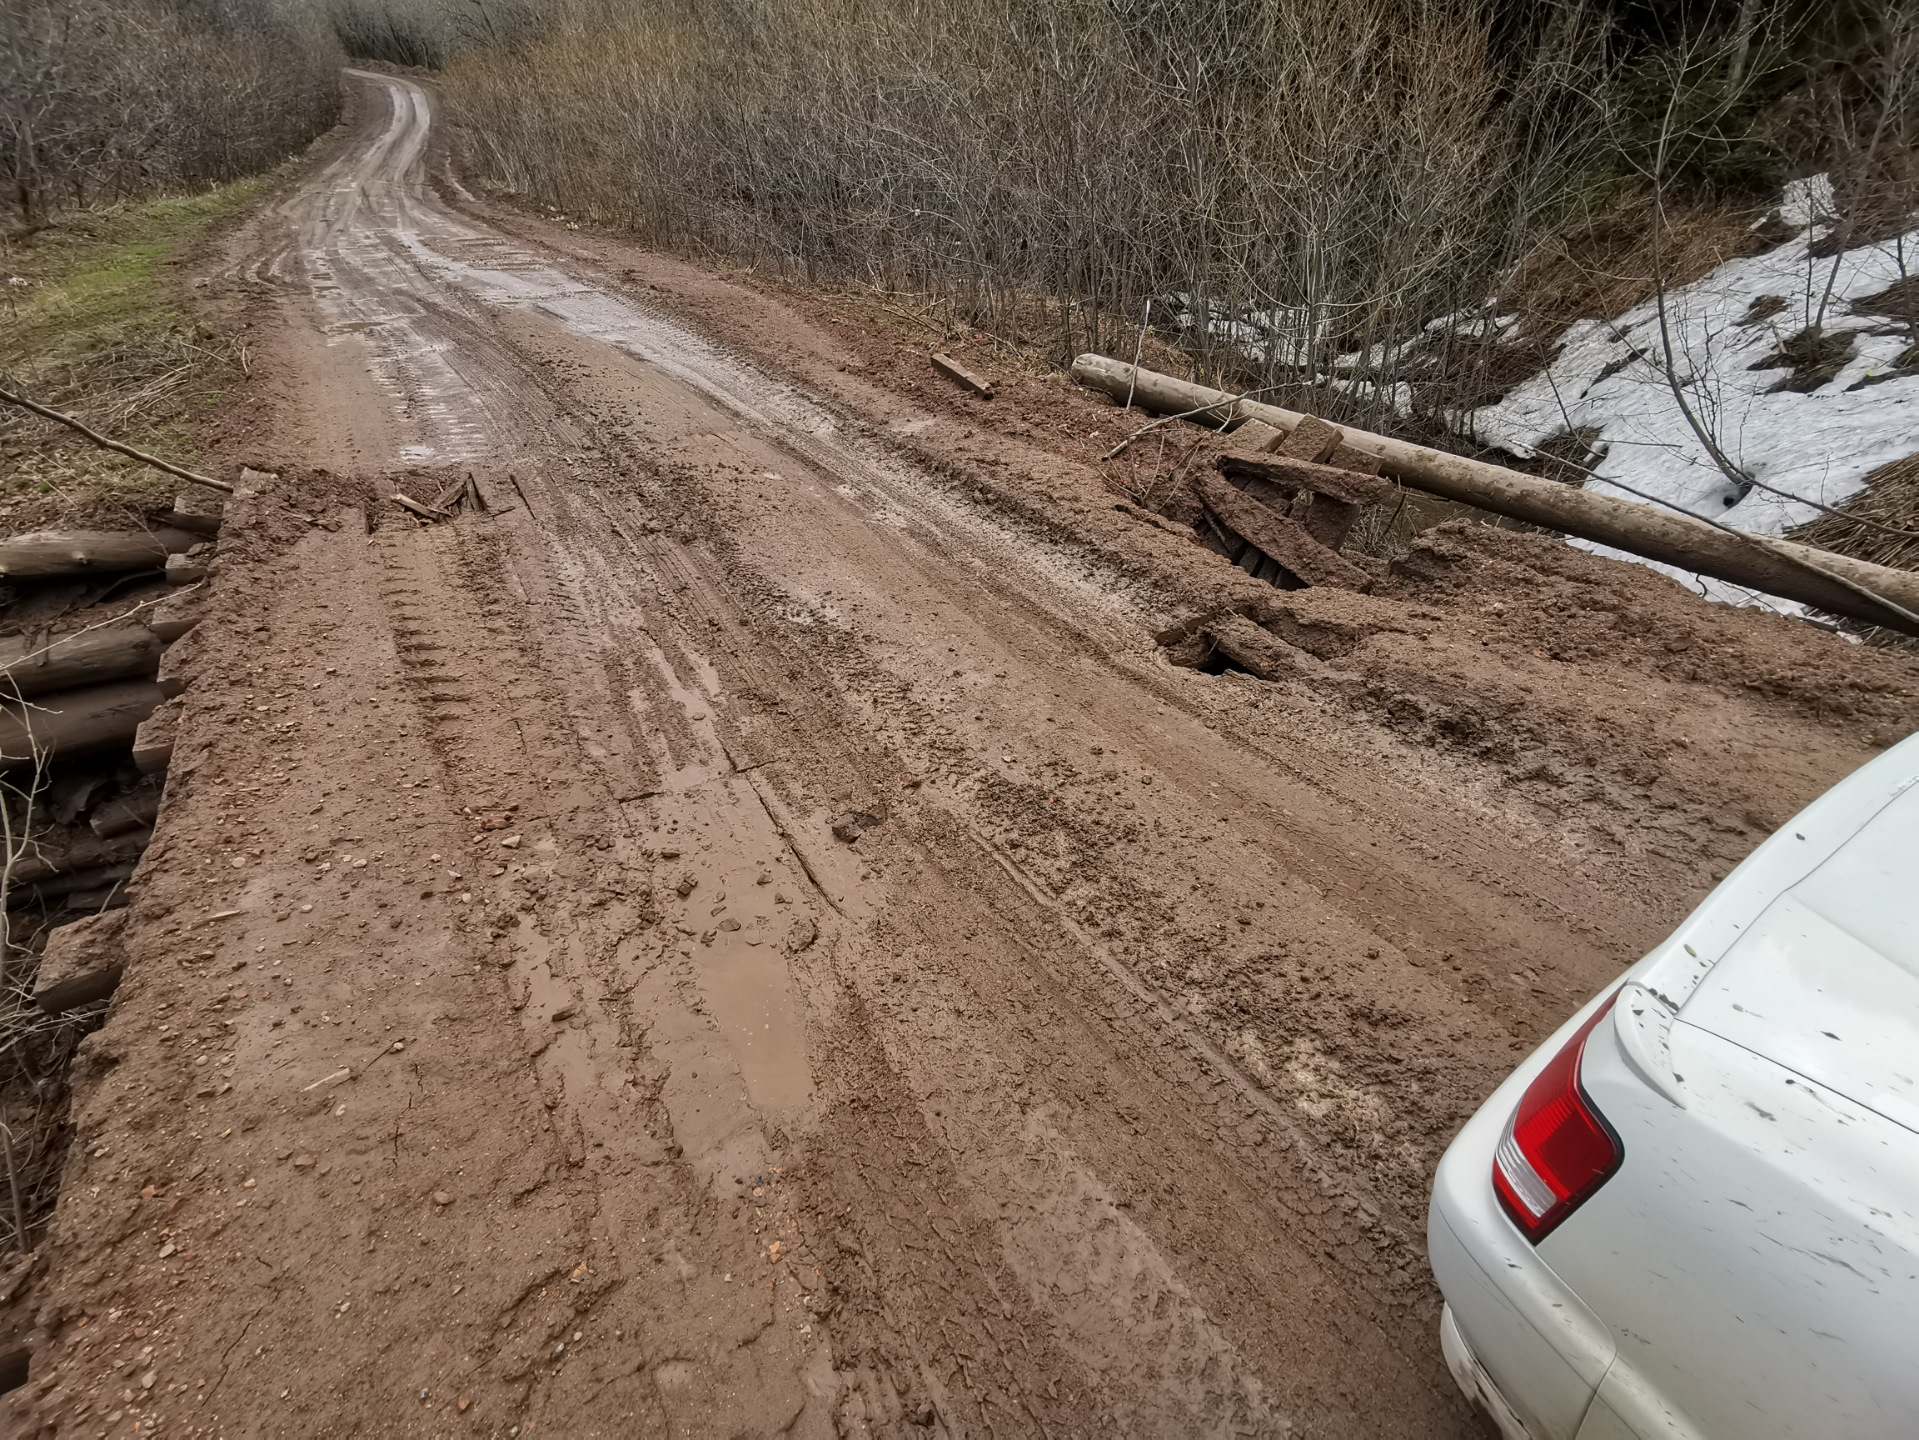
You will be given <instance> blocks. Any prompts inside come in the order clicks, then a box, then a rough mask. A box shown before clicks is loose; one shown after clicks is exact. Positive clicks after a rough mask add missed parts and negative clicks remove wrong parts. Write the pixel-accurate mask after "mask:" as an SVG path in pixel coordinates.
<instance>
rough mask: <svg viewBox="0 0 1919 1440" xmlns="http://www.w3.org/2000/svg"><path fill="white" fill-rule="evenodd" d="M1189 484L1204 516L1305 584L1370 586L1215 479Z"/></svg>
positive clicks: (1286, 522) (1289, 522) (1293, 524)
mask: <svg viewBox="0 0 1919 1440" xmlns="http://www.w3.org/2000/svg"><path fill="white" fill-rule="evenodd" d="M1193 483H1194V486H1195V487H1196V488H1197V489H1198V491H1199V497H1200V499H1201V501H1202V502H1203V503H1204V504H1205V506H1206V509H1207V511H1208V512H1210V514H1212V515H1213V516H1214V517H1216V518H1217V520H1218V521H1219V523H1220V524H1221V525H1223V526H1224V527H1225V528H1226V529H1228V530H1231V531H1232V532H1233V533H1234V534H1236V535H1238V536H1240V537H1241V538H1242V539H1244V540H1245V541H1247V542H1248V543H1249V544H1251V545H1253V546H1255V547H1256V548H1257V549H1259V550H1262V551H1264V552H1265V553H1266V554H1267V555H1269V556H1270V557H1272V558H1273V559H1274V560H1277V561H1278V562H1279V563H1280V564H1281V565H1282V566H1284V567H1285V569H1286V570H1288V571H1289V572H1291V573H1292V574H1293V575H1296V576H1298V577H1299V579H1300V580H1302V581H1303V582H1305V583H1306V584H1308V585H1337V586H1340V587H1342V588H1344V589H1347V590H1364V589H1366V588H1367V586H1368V585H1370V584H1371V579H1370V577H1368V576H1367V574H1366V572H1365V571H1363V570H1361V569H1360V568H1359V567H1358V566H1356V565H1354V564H1352V563H1351V562H1350V561H1348V560H1346V559H1345V558H1344V557H1343V556H1341V555H1339V554H1337V553H1336V552H1334V551H1332V550H1329V549H1327V548H1326V547H1325V546H1324V545H1322V544H1320V543H1319V541H1317V540H1315V539H1314V538H1313V537H1312V536H1311V535H1310V534H1308V533H1307V531H1306V528H1305V527H1304V526H1303V525H1301V524H1300V523H1299V522H1298V521H1296V520H1293V519H1290V518H1288V517H1287V516H1285V515H1281V514H1280V513H1278V512H1277V511H1275V510H1272V509H1270V508H1268V507H1267V506H1265V505H1262V504H1261V503H1260V502H1259V501H1257V500H1255V499H1253V497H1252V496H1250V495H1248V494H1246V493H1245V492H1244V491H1241V490H1237V489H1235V488H1234V487H1233V486H1231V485H1229V484H1227V483H1226V481H1225V480H1224V479H1222V478H1221V477H1220V476H1218V475H1208V474H1205V473H1201V474H1199V475H1197V476H1195V477H1194V480H1193Z"/></svg>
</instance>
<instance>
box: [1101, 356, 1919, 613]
mask: <svg viewBox="0 0 1919 1440" xmlns="http://www.w3.org/2000/svg"><path fill="white" fill-rule="evenodd" d="M1072 373H1073V378H1074V379H1075V380H1077V381H1079V382H1080V383H1081V384H1082V385H1090V386H1093V387H1095V388H1097V389H1100V390H1104V391H1105V392H1106V393H1107V394H1109V395H1111V396H1113V397H1114V398H1115V399H1125V398H1128V397H1130V398H1131V399H1132V401H1133V403H1134V404H1136V405H1139V406H1140V407H1141V408H1143V409H1147V410H1151V411H1153V412H1155V413H1157V414H1160V415H1182V414H1187V413H1189V412H1195V411H1204V412H1206V413H1208V414H1210V415H1212V416H1214V417H1215V418H1216V419H1217V420H1219V421H1220V422H1223V423H1230V422H1231V421H1232V420H1235V419H1245V418H1254V419H1259V420H1264V421H1265V422H1266V423H1267V424H1269V425H1274V426H1277V427H1279V428H1280V429H1283V430H1289V431H1290V430H1291V429H1292V428H1293V427H1294V426H1296V425H1298V424H1299V423H1300V422H1301V421H1302V420H1303V419H1305V418H1306V417H1305V416H1303V415H1302V414H1300V412H1298V411H1296V410H1287V409H1284V408H1283V407H1281V406H1278V405H1269V404H1267V403H1265V402H1264V401H1259V400H1247V399H1244V398H1241V397H1238V396H1234V395H1228V394H1227V393H1225V392H1224V391H1221V390H1215V389H1213V388H1212V387H1210V386H1206V385H1196V384H1194V383H1192V382H1191V381H1188V380H1180V379H1178V378H1177V377H1175V376H1171V375H1163V374H1159V373H1157V372H1155V371H1151V370H1146V369H1142V368H1140V367H1139V366H1136V365H1130V364H1128V363H1126V362H1125V361H1124V360H1115V359H1112V358H1111V357H1109V356H1105V355H1093V354H1086V355H1081V356H1080V357H1079V358H1078V359H1076V360H1075V361H1074V362H1073V368H1072ZM1345 436H1346V443H1347V444H1348V445H1351V446H1352V447H1353V448H1354V449H1357V450H1362V451H1364V452H1365V453H1367V454H1370V455H1374V456H1377V457H1378V458H1379V459H1380V461H1381V462H1382V464H1381V469H1382V470H1383V471H1384V472H1385V473H1386V474H1387V475H1389V476H1391V477H1392V478H1393V479H1395V480H1397V481H1399V482H1400V483H1401V484H1403V485H1407V486H1410V487H1411V488H1413V489H1416V490H1424V491H1426V492H1427V493H1428V494H1432V495H1438V496H1440V497H1442V498H1443V499H1447V500H1456V501H1459V502H1460V503H1462V504H1466V505H1476V506H1478V507H1479V508H1481V509H1482V510H1489V511H1491V512H1492V513H1493V514H1495V515H1505V516H1509V517H1511V518H1512V519H1515V520H1524V521H1525V522H1527V523H1528V524H1531V525H1538V526H1541V527H1543V528H1545V529H1548V530H1557V531H1559V532H1561V533H1562V534H1566V535H1576V536H1578V537H1580V538H1581V539H1584V540H1593V541H1597V542H1598V543H1600V544H1602V545H1610V546H1613V547H1615V548H1616V549H1620V550H1624V551H1626V552H1628V553H1629V554H1633V555H1641V556H1644V557H1645V558H1646V559H1648V560H1657V561H1660V562H1662V563H1664V564H1667V565H1675V566H1678V567H1679V568H1680V569H1683V570H1694V571H1698V572H1700V573H1701V574H1705V575H1711V576H1713V577H1714V578H1716V579H1720V580H1730V581H1732V582H1733V583H1734V584H1736V585H1744V586H1747V587H1748V588H1750V589H1753V590H1759V591H1763V592H1764V593H1765V594H1768V595H1779V596H1783V597H1784V598H1786V599H1788V600H1799V601H1803V602H1804V603H1806V604H1808V605H1814V606H1817V607H1818V608H1819V609H1821V610H1827V611H1830V612H1832V613H1833V614H1836V615H1850V616H1852V617H1853V618H1854V619H1858V620H1865V621H1867V622H1869V623H1871V624H1874V625H1884V626H1886V627H1888V628H1890V629H1894V630H1899V631H1901V632H1903V633H1905V634H1909V635H1919V621H1915V620H1914V619H1912V618H1909V617H1911V616H1912V615H1913V614H1915V613H1919V573H1915V572H1913V571H1910V570H1897V569H1894V568H1892V567H1890V566H1886V565H1876V564H1873V563H1872V562H1871V561H1867V560H1858V559H1855V558H1853V557H1852V556H1850V555H1841V554H1839V553H1837V552H1836V551H1831V550H1821V549H1819V548H1818V547H1816V546H1812V545H1802V544H1799V543H1797V542H1795V541H1791V540H1779V539H1775V538H1773V537H1770V536H1763V535H1751V534H1748V533H1746V532H1743V531H1739V530H1733V529H1728V528H1724V527H1719V526H1715V525H1710V524H1708V523H1707V522H1706V521H1704V520H1701V519H1698V518H1697V517H1695V516H1692V515H1685V514H1680V513H1677V512H1674V511H1669V510H1663V509H1660V508H1658V507H1656V506H1653V505H1648V504H1641V503H1639V502H1637V501H1633V500H1625V499H1621V498H1619V497H1617V496H1613V495H1606V494H1601V493H1598V492H1595V491H1591V490H1583V489H1581V488H1579V487H1578V486H1575V485H1562V484H1560V483H1558V482H1557V481H1553V480H1542V479H1540V478H1538V477H1537V476H1533V475H1525V474H1521V473H1520V472H1518V471H1516V470H1510V469H1508V468H1507V467H1505V466H1503V465H1493V464H1490V463H1488V462H1486V461H1484V460H1475V459H1472V458H1470V457H1468V456H1465V455H1452V454H1448V453H1446V452H1445V451H1443V450H1435V449H1433V448H1432V447H1431V446H1428V445H1419V444H1415V443H1413V442H1411V441H1407V440H1396V439H1393V438H1391V437H1390V436H1385V435H1375V434H1371V433H1369V432H1367V431H1364V430H1356V429H1351V428H1348V429H1346V430H1345ZM1861 591H1864V592H1865V593H1864V594H1862V593H1861Z"/></svg>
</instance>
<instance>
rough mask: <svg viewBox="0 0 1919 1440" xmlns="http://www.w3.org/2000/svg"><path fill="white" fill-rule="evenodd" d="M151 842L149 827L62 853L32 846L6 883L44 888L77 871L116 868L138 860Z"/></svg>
mask: <svg viewBox="0 0 1919 1440" xmlns="http://www.w3.org/2000/svg"><path fill="white" fill-rule="evenodd" d="M152 838H153V828H152V826H151V825H150V824H148V825H143V826H135V827H133V828H132V829H131V830H123V831H120V832H119V833H117V834H115V835H112V836H109V837H105V838H99V837H94V836H87V837H84V838H82V839H79V840H75V841H73V843H71V844H70V845H68V846H66V847H65V848H64V849H59V850H54V849H49V848H47V847H46V846H45V845H42V844H36V845H32V846H29V847H28V849H27V851H26V853H25V854H23V855H22V856H21V857H20V858H19V859H18V860H15V861H14V862H13V868H12V869H11V870H9V871H8V872H7V876H6V879H7V883H8V884H10V885H44V884H46V883H47V882H48V881H50V880H52V879H53V878H54V877H55V876H59V875H71V874H72V873H73V872H75V871H76V870H93V869H97V868H98V867H99V866H102V865H117V864H119V863H120V862H121V861H123V860H137V859H138V858H139V857H140V854H141V852H142V851H144V850H145V849H146V848H147V842H148V841H149V840H151V839H152Z"/></svg>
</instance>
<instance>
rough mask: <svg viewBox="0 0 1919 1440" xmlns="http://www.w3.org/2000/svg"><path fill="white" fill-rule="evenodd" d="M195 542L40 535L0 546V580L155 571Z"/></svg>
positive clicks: (169, 535) (184, 534) (150, 536)
mask: <svg viewBox="0 0 1919 1440" xmlns="http://www.w3.org/2000/svg"><path fill="white" fill-rule="evenodd" d="M200 538H201V537H200V536H198V535H194V534H191V533H189V532H188V531H185V530H175V529H173V528H171V527H164V528H161V529H157V530H148V531H141V530H125V531H116V530H72V531H57V530H40V531H36V532H35V533H33V534H31V535H19V536H16V537H15V538H13V539H12V540H0V575H4V576H6V577H7V578H8V579H9V580H26V579H37V578H39V577H41V576H45V575H80V574H87V573H90V572H95V571H109V572H110V571H114V570H144V569H147V568H149V567H151V568H152V569H155V570H157V569H159V568H160V567H161V566H162V565H165V564H166V563H167V556H169V555H174V554H178V553H179V552H180V551H182V550H186V549H188V548H189V547H191V546H194V545H197V544H199V543H200Z"/></svg>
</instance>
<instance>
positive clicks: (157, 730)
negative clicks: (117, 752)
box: [133, 686, 184, 775]
mask: <svg viewBox="0 0 1919 1440" xmlns="http://www.w3.org/2000/svg"><path fill="white" fill-rule="evenodd" d="M155 688H156V689H157V688H158V687H157V686H156V687H155ZM163 693H164V692H163ZM183 708H184V706H183V704H182V702H181V701H180V700H179V699H177V698H176V699H172V700H168V701H166V702H164V703H163V704H161V705H159V706H157V707H156V708H155V709H154V711H153V713H152V714H151V715H149V716H148V717H147V718H146V719H145V720H143V721H142V722H141V723H140V728H139V729H138V730H137V731H135V732H134V736H133V763H134V766H135V767H136V768H137V769H138V770H139V771H140V773H141V774H142V775H164V774H165V773H166V769H167V766H169V765H171V764H172V763H173V739H174V736H175V734H176V733H177V732H178V731H179V728H180V712H181V710H182V709H183Z"/></svg>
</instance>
